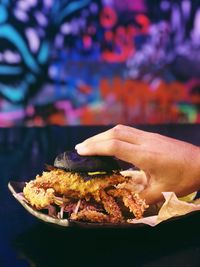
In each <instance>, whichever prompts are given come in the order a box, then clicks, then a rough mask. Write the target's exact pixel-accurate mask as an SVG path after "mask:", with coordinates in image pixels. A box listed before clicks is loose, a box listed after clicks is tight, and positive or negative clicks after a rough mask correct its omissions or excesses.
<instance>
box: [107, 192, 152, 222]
mask: <svg viewBox="0 0 200 267" xmlns="http://www.w3.org/2000/svg"><path fill="white" fill-rule="evenodd" d="M108 194H109V195H111V196H113V197H120V198H122V200H123V203H124V205H125V206H126V207H127V208H129V210H130V212H132V213H133V214H134V216H135V217H136V219H140V218H142V216H143V213H144V211H145V210H146V209H147V208H148V205H147V204H146V203H145V201H144V200H143V199H141V198H140V197H139V195H138V194H133V193H131V192H130V191H128V190H127V189H110V190H109V191H108Z"/></svg>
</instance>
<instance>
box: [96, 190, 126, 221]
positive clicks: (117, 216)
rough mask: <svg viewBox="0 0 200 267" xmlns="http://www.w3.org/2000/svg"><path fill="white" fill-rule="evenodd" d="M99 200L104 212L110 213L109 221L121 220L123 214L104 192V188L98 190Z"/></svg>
mask: <svg viewBox="0 0 200 267" xmlns="http://www.w3.org/2000/svg"><path fill="white" fill-rule="evenodd" d="M100 198H101V202H102V204H103V206H104V209H105V210H106V212H107V213H108V214H109V215H110V221H111V222H113V223H119V222H123V220H124V219H123V216H122V213H121V210H120V208H119V206H118V205H117V203H116V201H115V199H114V198H113V197H112V196H109V195H108V194H106V192H105V191H104V190H101V191H100Z"/></svg>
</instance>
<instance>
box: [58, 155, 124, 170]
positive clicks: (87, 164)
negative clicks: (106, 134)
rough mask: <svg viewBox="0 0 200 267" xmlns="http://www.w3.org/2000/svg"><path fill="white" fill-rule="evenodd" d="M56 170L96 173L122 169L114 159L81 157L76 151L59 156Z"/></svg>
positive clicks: (107, 157) (108, 157)
mask: <svg viewBox="0 0 200 267" xmlns="http://www.w3.org/2000/svg"><path fill="white" fill-rule="evenodd" d="M54 166H55V167H56V168H60V169H64V170H65V171H72V172H95V171H113V170H120V169H121V167H120V165H119V163H118V161H117V160H116V159H115V158H114V157H110V156H80V155H79V154H78V153H77V152H76V150H73V151H65V152H63V153H61V154H59V155H58V156H57V157H56V159H55V161H54Z"/></svg>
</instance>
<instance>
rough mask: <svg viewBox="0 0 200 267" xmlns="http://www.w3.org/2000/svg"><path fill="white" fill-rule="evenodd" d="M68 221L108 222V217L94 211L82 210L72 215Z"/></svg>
mask: <svg viewBox="0 0 200 267" xmlns="http://www.w3.org/2000/svg"><path fill="white" fill-rule="evenodd" d="M70 219H72V220H76V221H89V222H110V216H108V215H107V214H104V213H102V212H99V211H96V210H89V209H87V208H86V209H83V210H81V211H79V212H78V213H77V214H76V213H72V214H71V216H70Z"/></svg>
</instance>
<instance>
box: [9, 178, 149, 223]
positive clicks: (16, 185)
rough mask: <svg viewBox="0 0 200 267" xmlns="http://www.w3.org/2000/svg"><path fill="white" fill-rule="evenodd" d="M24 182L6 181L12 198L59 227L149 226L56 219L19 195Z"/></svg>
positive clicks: (38, 217)
mask: <svg viewBox="0 0 200 267" xmlns="http://www.w3.org/2000/svg"><path fill="white" fill-rule="evenodd" d="M25 184H26V182H15V181H10V182H9V183H8V188H9V190H10V192H11V193H12V195H13V196H14V198H15V199H16V200H17V201H18V202H19V203H20V204H21V205H22V206H23V207H24V208H25V209H26V210H27V211H28V212H29V213H30V214H31V215H33V216H34V217H36V218H37V219H39V220H40V221H43V222H45V223H48V224H51V225H57V226H60V227H63V228H65V227H82V228H101V227H103V228H105V227H106V228H140V227H149V226H148V225H146V224H142V223H140V224H131V223H116V224H114V223H91V222H80V221H72V220H68V219H57V218H54V217H51V216H49V215H47V214H45V213H44V212H42V211H38V210H36V209H34V208H33V207H31V206H30V205H29V204H28V203H27V202H26V201H24V199H23V198H22V197H21V196H20V194H19V193H21V192H22V191H23V188H24V186H25Z"/></svg>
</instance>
